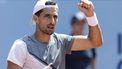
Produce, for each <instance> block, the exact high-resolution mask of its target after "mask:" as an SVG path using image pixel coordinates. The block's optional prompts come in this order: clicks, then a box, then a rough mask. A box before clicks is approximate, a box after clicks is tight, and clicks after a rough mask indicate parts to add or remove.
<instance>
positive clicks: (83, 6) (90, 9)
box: [78, 0, 94, 17]
mask: <svg viewBox="0 0 122 69" xmlns="http://www.w3.org/2000/svg"><path fill="white" fill-rule="evenodd" d="M78 8H79V9H80V10H81V11H82V12H84V14H85V15H86V16H87V17H91V16H93V15H94V6H93V3H92V2H91V1H89V0H81V1H80V3H78Z"/></svg>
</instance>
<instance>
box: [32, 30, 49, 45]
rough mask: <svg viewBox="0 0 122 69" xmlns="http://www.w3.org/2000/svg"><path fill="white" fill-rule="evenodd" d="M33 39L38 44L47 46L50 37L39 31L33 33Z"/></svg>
mask: <svg viewBox="0 0 122 69" xmlns="http://www.w3.org/2000/svg"><path fill="white" fill-rule="evenodd" d="M34 37H35V38H36V39H37V40H38V41H39V42H42V43H45V44H48V42H49V39H50V35H47V34H45V33H43V32H41V31H36V32H35V33H34Z"/></svg>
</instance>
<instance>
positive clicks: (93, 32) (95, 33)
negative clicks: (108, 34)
mask: <svg viewBox="0 0 122 69" xmlns="http://www.w3.org/2000/svg"><path fill="white" fill-rule="evenodd" d="M78 7H79V9H80V10H81V11H82V12H84V13H85V15H86V19H87V22H88V25H89V34H88V36H87V37H86V36H82V35H79V36H73V37H74V38H75V39H74V43H73V46H72V50H73V51H78V50H86V49H89V48H97V47H100V46H101V45H102V42H103V41H102V33H101V29H100V26H99V24H98V20H97V17H96V14H95V12H94V6H93V4H92V2H91V1H87V0H84V1H81V2H80V3H79V4H78Z"/></svg>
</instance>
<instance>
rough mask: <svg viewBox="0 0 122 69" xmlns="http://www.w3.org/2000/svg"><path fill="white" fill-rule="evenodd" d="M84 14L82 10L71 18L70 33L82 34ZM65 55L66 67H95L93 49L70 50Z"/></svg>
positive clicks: (77, 68) (84, 22) (67, 68)
mask: <svg viewBox="0 0 122 69" xmlns="http://www.w3.org/2000/svg"><path fill="white" fill-rule="evenodd" d="M86 23H87V21H86V16H85V14H84V13H83V12H78V13H76V14H75V15H73V17H72V19H71V29H72V30H71V35H72V36H73V35H84V28H85V25H86ZM71 53H72V54H67V55H66V69H88V68H90V69H95V65H96V61H95V60H96V53H95V49H90V50H82V51H72V52H71Z"/></svg>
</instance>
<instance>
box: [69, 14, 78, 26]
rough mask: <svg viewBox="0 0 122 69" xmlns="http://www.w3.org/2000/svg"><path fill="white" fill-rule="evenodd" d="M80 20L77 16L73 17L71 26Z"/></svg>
mask: <svg viewBox="0 0 122 69" xmlns="http://www.w3.org/2000/svg"><path fill="white" fill-rule="evenodd" d="M76 21H78V19H77V18H76V17H75V16H72V18H71V25H73V24H74V23H75V22H76Z"/></svg>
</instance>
